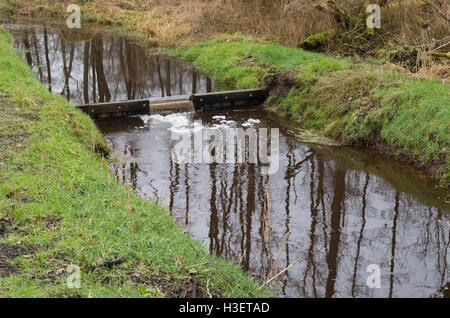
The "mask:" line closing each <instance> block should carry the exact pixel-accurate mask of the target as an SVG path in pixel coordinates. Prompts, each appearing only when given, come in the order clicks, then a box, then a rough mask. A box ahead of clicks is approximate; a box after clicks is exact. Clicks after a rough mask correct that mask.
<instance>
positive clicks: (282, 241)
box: [5, 24, 450, 297]
mask: <svg viewBox="0 0 450 318" xmlns="http://www.w3.org/2000/svg"><path fill="white" fill-rule="evenodd" d="M5 27H6V28H7V29H8V30H9V31H10V32H11V33H12V34H13V35H14V36H15V39H16V42H15V43H16V47H17V48H18V49H19V51H20V52H21V53H22V55H23V57H24V59H25V60H26V61H27V62H28V64H29V65H30V67H31V68H32V69H33V71H34V72H35V73H36V76H37V77H38V78H39V79H40V80H41V81H42V82H43V83H44V84H45V85H47V87H48V88H49V89H50V90H52V91H53V92H55V93H60V94H62V95H64V96H66V97H67V98H68V99H70V100H71V101H73V102H74V103H76V104H82V103H87V102H96V101H108V100H123V99H134V98H146V97H151V96H170V95H178V94H189V93H191V92H206V91H214V90H215V87H216V85H215V83H214V82H213V81H212V80H211V79H209V78H208V77H207V76H205V75H203V74H202V73H201V72H199V71H197V70H195V69H193V68H192V67H190V66H189V65H187V64H186V63H185V62H183V61H181V60H178V59H176V58H172V57H168V56H164V55H161V54H154V53H153V54H152V53H149V52H147V50H146V49H144V48H143V47H141V46H139V45H137V44H135V43H134V42H132V41H130V40H128V39H126V38H124V37H118V36H114V35H110V34H108V33H105V32H93V31H92V33H88V35H87V36H86V38H84V39H83V41H79V42H76V41H74V40H71V39H67V38H68V36H67V35H65V34H64V32H62V31H56V30H55V29H52V28H47V27H43V26H22V25H11V24H5ZM76 40H79V39H76ZM194 120H201V124H199V122H196V123H195V124H194ZM98 126H99V127H100V129H101V130H102V131H103V132H104V134H105V136H106V138H107V140H108V143H109V144H110V145H111V147H112V149H113V152H114V153H115V154H117V155H119V156H121V158H122V162H121V164H116V165H115V167H114V169H115V171H116V174H117V176H118V178H120V179H121V180H123V181H126V182H129V183H131V184H132V185H133V187H134V188H135V189H136V190H137V191H138V192H139V193H140V194H141V195H142V196H144V197H147V198H149V199H151V200H156V201H158V202H159V203H160V204H162V205H164V206H166V207H167V208H168V209H169V210H170V211H171V213H172V215H173V217H174V218H175V219H176V220H177V222H179V224H180V225H181V226H182V227H183V228H184V229H185V230H187V231H189V232H190V233H191V234H192V236H193V237H195V238H197V239H199V240H201V241H202V242H203V243H204V245H205V247H206V248H207V249H209V251H210V252H211V253H214V254H217V255H222V256H224V257H226V258H228V259H232V260H234V261H235V262H236V263H239V264H240V266H242V268H244V269H245V270H247V271H249V273H251V274H252V275H253V276H254V277H255V279H256V280H257V281H259V282H264V281H265V280H266V278H267V277H272V276H274V275H275V274H276V273H278V272H280V271H282V270H283V269H285V268H286V267H288V266H289V265H291V264H293V263H295V262H296V261H298V263H295V265H294V266H292V267H291V268H290V269H289V270H288V271H286V272H285V273H284V274H282V275H280V276H279V277H278V278H277V279H276V280H274V281H272V283H271V288H273V289H274V290H275V292H276V294H277V295H278V296H280V297H285V296H287V297H431V296H442V295H443V294H444V293H447V295H448V289H445V288H446V287H447V288H448V286H449V282H450V279H449V265H448V264H449V261H450V256H449V253H448V252H449V243H450V214H449V213H450V196H449V193H448V191H446V190H443V189H439V187H437V186H436V185H435V184H433V183H432V182H431V181H429V180H428V179H427V178H426V177H425V176H424V175H423V174H422V173H421V172H420V171H418V170H416V169H414V168H411V167H409V166H406V165H403V164H400V163H398V162H395V161H393V160H390V159H388V158H386V157H385V156H382V155H380V154H378V153H377V152H374V151H368V150H364V151H362V150H358V149H354V148H347V147H345V148H337V147H328V146H318V145H310V144H304V143H301V142H299V141H298V140H297V139H296V138H295V136H294V135H293V134H292V130H293V127H295V126H296V125H295V123H293V122H289V121H287V120H281V119H280V118H277V117H275V116H274V115H271V114H269V113H267V112H265V111H263V110H261V109H259V110H258V109H250V110H245V111H227V112H222V113H202V114H194V113H178V114H171V115H167V116H161V115H152V116H138V117H130V118H126V119H113V120H105V121H99V122H98ZM199 127H203V128H214V129H217V130H220V131H222V130H224V129H225V128H230V127H236V128H238V127H242V128H247V127H255V128H258V127H270V128H280V159H279V161H280V164H279V170H278V172H277V173H275V174H272V175H266V174H264V173H262V166H261V165H260V164H216V163H213V164H198V163H197V164H194V163H192V164H180V163H178V162H177V161H174V160H172V156H171V153H170V149H171V138H172V134H173V132H174V131H177V132H180V131H184V132H186V133H189V132H191V131H192V130H194V129H195V128H199ZM371 265H372V267H371ZM373 265H375V267H373ZM378 267H379V269H380V270H381V272H380V274H381V276H380V278H381V280H380V286H379V287H380V288H373V289H372V288H369V287H368V285H367V280H368V278H370V277H372V276H371V275H372V274H373V273H375V274H376V272H371V271H370V272H368V269H369V270H373V268H375V269H377V268H378ZM270 272H271V274H270V275H269V273H270ZM369 281H370V279H369Z"/></svg>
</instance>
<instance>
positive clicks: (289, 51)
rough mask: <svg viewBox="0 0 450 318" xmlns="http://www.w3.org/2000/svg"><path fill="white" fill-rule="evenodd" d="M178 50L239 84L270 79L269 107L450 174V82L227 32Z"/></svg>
mask: <svg viewBox="0 0 450 318" xmlns="http://www.w3.org/2000/svg"><path fill="white" fill-rule="evenodd" d="M171 51H172V52H173V53H174V54H176V55H178V56H181V57H183V58H185V59H186V60H188V61H189V62H191V63H193V64H194V65H195V66H196V67H199V68H201V69H203V70H205V71H206V72H207V73H209V74H210V75H211V76H213V77H214V78H215V79H217V80H219V81H224V82H227V83H228V84H231V85H234V86H235V87H236V88H251V87H258V86H265V87H266V88H267V89H268V90H269V94H270V97H269V100H268V106H269V107H270V108H271V109H272V110H273V111H276V112H277V113H282V114H287V115H289V116H292V117H293V118H295V119H297V120H298V121H299V122H300V123H301V124H302V126H304V127H306V128H308V129H311V130H313V131H315V132H318V133H320V134H322V135H325V136H327V137H330V138H333V139H335V140H338V141H340V142H342V143H343V144H351V145H368V146H375V147H376V148H377V149H379V150H381V151H382V152H385V153H387V154H389V155H392V156H394V157H396V158H400V159H402V160H404V161H407V162H411V163H414V164H416V165H418V166H420V167H422V168H424V169H426V170H428V171H429V172H431V173H432V174H433V175H434V176H436V177H438V178H439V179H440V180H441V181H442V182H444V183H446V182H448V181H450V170H449V168H450V156H449V152H450V138H449V136H450V86H449V85H448V84H445V83H441V82H439V81H438V80H424V79H418V78H413V77H410V76H408V75H406V74H405V71H404V70H402V69H401V68H399V67H395V66H393V65H391V64H383V63H381V62H379V61H376V60H368V61H361V60H359V59H355V58H353V59H351V58H345V59H342V58H334V57H330V56H326V55H324V54H320V53H311V52H307V51H304V50H302V49H296V48H289V47H285V46H281V45H278V44H274V43H270V42H266V41H262V40H258V39H255V38H248V37H244V36H241V35H233V36H222V37H219V38H217V39H215V40H211V41H206V42H202V43H199V44H195V45H192V46H190V47H187V48H174V49H171Z"/></svg>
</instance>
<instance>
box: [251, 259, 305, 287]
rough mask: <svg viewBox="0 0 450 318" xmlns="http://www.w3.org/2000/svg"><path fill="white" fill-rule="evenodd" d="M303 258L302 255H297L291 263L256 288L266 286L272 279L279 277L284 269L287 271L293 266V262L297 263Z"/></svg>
mask: <svg viewBox="0 0 450 318" xmlns="http://www.w3.org/2000/svg"><path fill="white" fill-rule="evenodd" d="M302 258H303V256H300V257H298V258H297V259H296V260H295V261H294V262H293V263H292V264H291V265H289V266H288V267H286V268H285V269H283V270H282V271H281V272H279V273H278V274H276V275H275V276H274V277H272V278H271V279H269V280H268V281H266V282H265V283H264V284H262V285H261V286H259V287H258V289H262V288H264V287H265V286H267V285H268V284H270V283H271V282H272V281H273V280H274V279H277V277H279V276H280V275H282V274H283V273H285V272H286V271H288V270H289V269H290V268H291V267H292V266H294V265H295V264H297V263H298V262H299V261H300V260H301V259H302Z"/></svg>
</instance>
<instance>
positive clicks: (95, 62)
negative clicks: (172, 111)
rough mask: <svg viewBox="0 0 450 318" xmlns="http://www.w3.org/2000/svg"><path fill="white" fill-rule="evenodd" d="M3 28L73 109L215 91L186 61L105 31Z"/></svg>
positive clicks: (25, 56) (10, 25)
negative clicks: (83, 106)
mask: <svg viewBox="0 0 450 318" xmlns="http://www.w3.org/2000/svg"><path fill="white" fill-rule="evenodd" d="M4 27H5V28H6V29H7V30H8V31H9V32H10V33H11V34H13V36H14V38H15V40H16V42H15V45H16V48H17V49H18V50H19V51H20V52H21V53H22V56H23V57H24V59H25V60H26V61H27V63H28V64H29V65H30V67H31V69H32V70H33V71H34V72H35V73H36V75H37V77H38V79H39V80H40V81H41V82H42V83H44V84H45V85H46V86H47V87H48V88H49V90H50V91H52V92H53V93H57V94H61V95H63V96H65V97H66V98H67V99H68V100H70V101H72V102H73V103H74V104H88V103H96V102H107V101H119V100H129V99H141V98H149V97H159V96H163V97H164V96H172V95H184V94H190V93H192V92H194V93H196V92H199V93H202V92H207V91H208V92H209V91H213V90H214V89H215V86H214V83H213V82H212V80H211V79H210V78H208V77H206V76H205V75H203V74H202V73H201V72H198V71H197V70H195V69H193V68H191V67H190V66H189V65H188V64H186V63H185V62H184V61H182V60H180V59H175V58H171V57H168V56H166V55H162V54H159V53H158V52H157V51H153V53H149V52H148V51H149V50H148V49H146V48H144V47H142V46H139V45H137V44H136V43H135V42H134V41H132V40H129V39H127V38H123V37H115V36H113V35H111V34H110V33H107V32H106V33H105V32H104V30H96V29H87V30H81V31H78V30H72V31H69V30H68V29H65V28H63V27H61V28H58V30H57V29H54V28H48V27H44V26H36V25H14V24H4ZM78 33H80V34H78ZM77 37H78V38H77ZM73 40H78V42H75V41H73Z"/></svg>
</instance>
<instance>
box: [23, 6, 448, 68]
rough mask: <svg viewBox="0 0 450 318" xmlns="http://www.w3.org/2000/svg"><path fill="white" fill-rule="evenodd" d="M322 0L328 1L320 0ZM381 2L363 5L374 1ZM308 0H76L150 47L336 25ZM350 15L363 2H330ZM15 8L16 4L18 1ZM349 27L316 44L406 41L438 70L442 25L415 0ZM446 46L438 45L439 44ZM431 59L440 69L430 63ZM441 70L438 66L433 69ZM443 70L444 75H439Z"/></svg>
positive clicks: (295, 40)
mask: <svg viewBox="0 0 450 318" xmlns="http://www.w3.org/2000/svg"><path fill="white" fill-rule="evenodd" d="M323 1H324V2H326V1H328V0H323ZM381 1H382V0H372V1H370V2H375V3H380V2H381ZM433 1H434V3H436V4H437V5H438V6H440V8H441V12H443V13H445V14H447V16H448V15H450V1H448V0H433ZM71 2H73V1H71V0H65V1H56V0H36V1H34V2H33V6H30V4H29V1H25V0H16V3H18V4H22V10H25V11H27V12H28V13H30V11H32V10H33V8H39V7H41V8H42V7H50V8H51V7H53V8H57V10H59V11H63V10H64V8H65V7H64V6H65V5H67V4H68V3H71ZM319 2H320V1H315V0H82V1H81V3H82V4H83V14H84V15H85V17H87V18H89V19H92V20H96V21H103V22H104V23H107V24H114V23H117V21H121V23H122V24H123V25H125V26H126V27H128V28H130V29H133V30H138V31H139V32H141V34H142V35H143V36H144V37H145V38H146V39H147V40H150V41H153V42H154V43H156V44H157V45H162V46H164V45H171V44H172V45H173V44H175V45H188V44H191V43H193V42H195V41H198V40H201V39H205V38H208V37H211V36H214V35H216V34H220V33H234V32H240V33H243V34H246V35H252V36H257V37H260V38H263V39H267V40H270V41H274V42H278V43H281V44H283V45H287V46H297V45H299V43H301V41H303V40H304V39H305V38H307V37H308V36H310V35H312V34H316V33H319V32H323V31H326V30H329V29H331V28H334V27H336V26H338V23H336V21H335V19H334V18H333V17H332V16H330V15H329V14H327V13H325V12H321V11H320V10H318V9H317V7H316V6H317V4H318V3H319ZM334 3H336V5H337V6H339V7H340V8H342V9H343V10H345V11H346V12H347V13H348V14H349V15H350V16H352V17H358V16H359V17H360V19H361V17H362V19H363V20H362V21H364V19H365V16H364V14H365V8H366V5H367V3H368V2H367V1H366V0H352V1H348V0H334ZM19 6H20V5H19ZM362 31H363V34H359V33H358V32H359V31H355V30H349V32H347V34H344V35H343V36H338V37H335V38H333V39H331V40H329V41H327V42H326V43H325V45H324V46H323V47H322V50H324V51H325V52H327V53H331V54H338V55H353V54H359V55H367V56H375V55H376V54H377V52H378V53H379V51H380V49H383V50H386V51H388V50H390V49H394V48H398V47H401V46H405V45H413V46H415V47H416V48H418V50H419V52H420V54H419V57H420V58H421V59H422V60H421V64H422V66H423V68H424V69H425V70H428V71H422V73H428V72H430V73H431V74H442V73H443V72H444V71H442V69H444V70H445V68H446V67H448V63H447V61H443V59H436V58H431V57H430V55H429V53H428V52H429V51H430V50H431V49H432V48H433V45H434V46H436V45H437V46H442V45H444V46H443V47H441V50H444V51H448V50H449V49H450V44H448V42H449V40H450V37H449V34H450V33H449V23H448V22H447V21H446V20H445V19H444V18H443V17H442V16H441V15H440V14H439V13H438V12H436V10H435V9H433V8H432V7H431V6H430V5H427V4H425V2H424V1H421V0H388V2H387V5H385V6H384V7H383V10H382V28H381V29H380V30H376V32H375V36H372V37H367V34H364V28H362ZM446 43H447V45H446V46H445V44H446ZM436 63H437V64H439V65H440V67H437V66H436ZM438 68H440V70H438ZM444 73H445V72H444Z"/></svg>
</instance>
